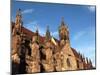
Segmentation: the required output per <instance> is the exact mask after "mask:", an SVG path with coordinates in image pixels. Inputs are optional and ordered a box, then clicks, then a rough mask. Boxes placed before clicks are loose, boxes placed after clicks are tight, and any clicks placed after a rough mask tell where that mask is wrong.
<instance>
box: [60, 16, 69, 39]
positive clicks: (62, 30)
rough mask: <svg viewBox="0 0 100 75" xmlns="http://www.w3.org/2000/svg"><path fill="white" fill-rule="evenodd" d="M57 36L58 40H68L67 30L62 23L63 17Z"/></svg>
mask: <svg viewBox="0 0 100 75" xmlns="http://www.w3.org/2000/svg"><path fill="white" fill-rule="evenodd" d="M59 37H60V40H69V30H68V27H67V26H66V25H65V23H64V18H63V17H62V21H61V25H60V27H59Z"/></svg>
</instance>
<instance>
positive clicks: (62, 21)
mask: <svg viewBox="0 0 100 75" xmlns="http://www.w3.org/2000/svg"><path fill="white" fill-rule="evenodd" d="M61 25H62V26H64V25H65V23H64V17H62V20H61Z"/></svg>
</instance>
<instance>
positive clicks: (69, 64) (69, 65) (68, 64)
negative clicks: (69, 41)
mask: <svg viewBox="0 0 100 75" xmlns="http://www.w3.org/2000/svg"><path fill="white" fill-rule="evenodd" d="M67 66H68V67H71V63H70V60H69V58H67Z"/></svg>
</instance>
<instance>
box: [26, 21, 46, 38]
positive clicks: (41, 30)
mask: <svg viewBox="0 0 100 75" xmlns="http://www.w3.org/2000/svg"><path fill="white" fill-rule="evenodd" d="M25 27H26V28H27V29H29V30H31V31H33V32H35V31H36V29H37V28H38V31H39V34H40V35H42V36H44V35H45V32H46V29H45V28H44V27H41V26H40V25H39V22H38V21H36V20H35V21H31V22H29V23H27V24H25Z"/></svg>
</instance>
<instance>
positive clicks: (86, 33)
mask: <svg viewBox="0 0 100 75" xmlns="http://www.w3.org/2000/svg"><path fill="white" fill-rule="evenodd" d="M85 36H92V38H93V37H95V27H93V26H90V27H87V28H85V29H84V30H81V31H78V32H76V34H75V35H74V36H73V40H79V39H81V38H82V37H85Z"/></svg>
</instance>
